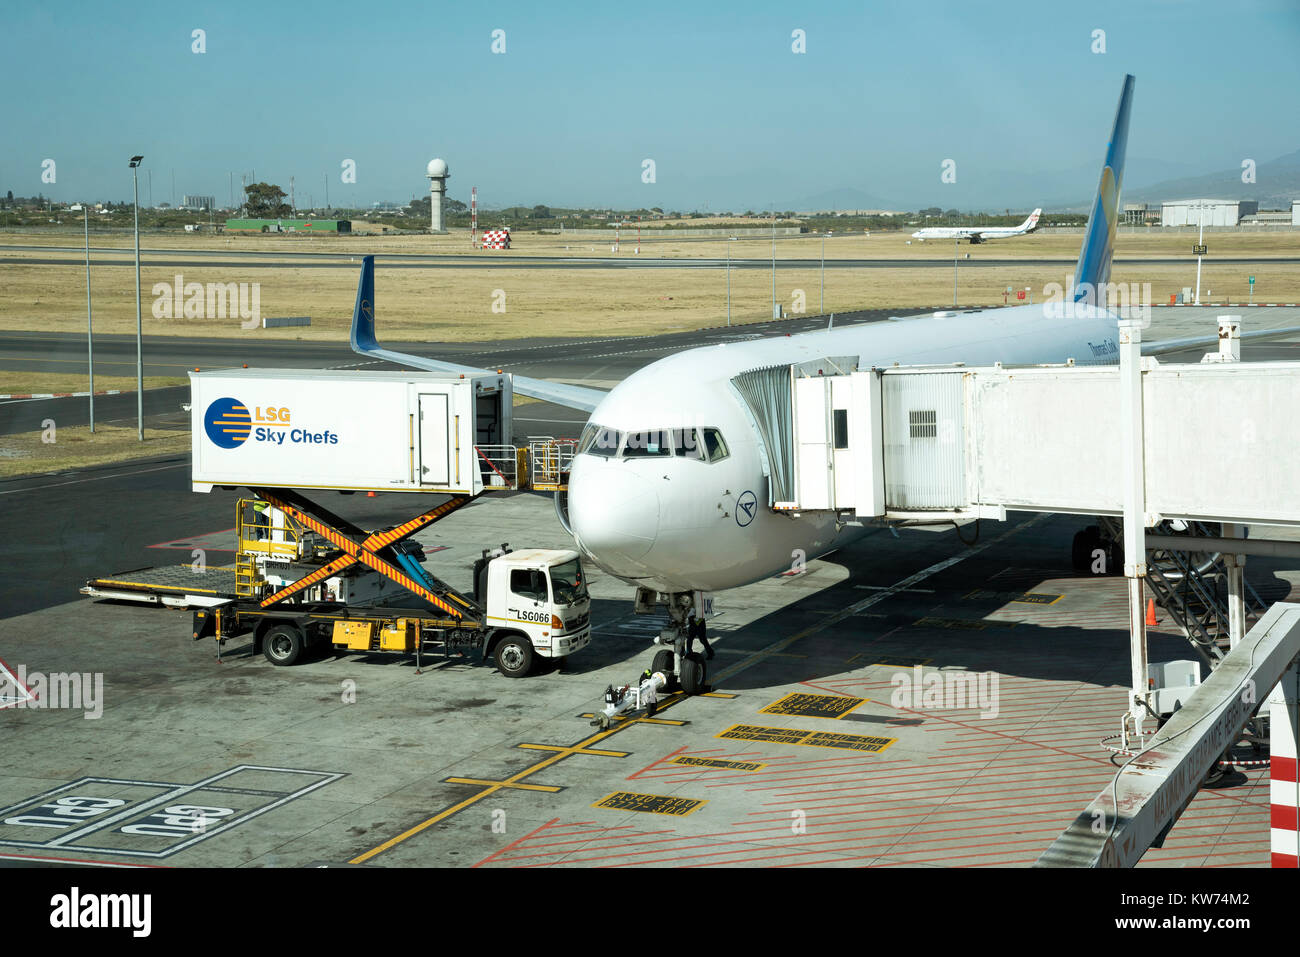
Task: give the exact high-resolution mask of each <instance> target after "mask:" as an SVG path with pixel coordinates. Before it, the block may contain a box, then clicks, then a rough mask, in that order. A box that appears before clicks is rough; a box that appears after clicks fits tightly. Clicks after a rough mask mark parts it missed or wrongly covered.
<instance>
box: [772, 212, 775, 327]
mask: <svg viewBox="0 0 1300 957" xmlns="http://www.w3.org/2000/svg"><path fill="white" fill-rule="evenodd" d="M772 318H773V319H775V318H776V207H775V206H773V207H772Z"/></svg>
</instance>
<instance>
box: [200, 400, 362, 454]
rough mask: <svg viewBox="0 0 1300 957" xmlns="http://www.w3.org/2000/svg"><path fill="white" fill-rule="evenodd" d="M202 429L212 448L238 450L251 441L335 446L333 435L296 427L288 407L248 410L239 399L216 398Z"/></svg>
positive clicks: (261, 407)
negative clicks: (214, 446)
mask: <svg viewBox="0 0 1300 957" xmlns="http://www.w3.org/2000/svg"><path fill="white" fill-rule="evenodd" d="M203 429H204V431H205V432H207V434H208V438H209V439H210V440H211V441H212V444H213V445H216V446H217V447H218V448H223V449H233V448H238V447H239V446H241V445H243V444H244V443H245V442H247V441H249V440H250V439H251V440H252V441H254V442H267V443H269V444H271V445H284V444H285V443H286V442H287V443H288V444H290V445H338V444H339V437H338V436H337V435H335V434H334V433H333V432H330V431H329V430H326V431H324V432H311V431H308V430H307V429H301V428H297V427H296V426H294V424H293V415H292V413H290V411H289V408H288V406H273V405H268V406H260V405H255V406H253V407H252V408H251V409H250V408H249V407H248V406H247V405H245V404H244V403H242V402H240V401H239V400H238V399H232V398H229V397H227V398H224V399H217V400H216V401H215V402H213V403H212V404H211V405H209V406H208V411H207V414H206V415H204V416H203Z"/></svg>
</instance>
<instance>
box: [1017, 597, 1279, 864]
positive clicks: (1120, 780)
mask: <svg viewBox="0 0 1300 957" xmlns="http://www.w3.org/2000/svg"><path fill="white" fill-rule="evenodd" d="M1298 653H1300V605H1296V604H1287V603H1282V602H1279V603H1278V604H1276V605H1274V606H1273V607H1272V608H1270V609H1269V610H1268V611H1267V612H1265V614H1264V617H1263V618H1261V619H1260V620H1259V622H1258V623H1256V625H1255V627H1254V628H1252V629H1251V630H1250V633H1249V634H1247V635H1246V637H1245V638H1243V639H1242V641H1241V644H1239V645H1238V646H1237V647H1236V648H1234V649H1232V650H1231V651H1230V652H1228V654H1227V655H1226V656H1225V657H1224V659H1223V661H1222V662H1220V663H1219V667H1217V668H1215V669H1214V671H1212V672H1211V673H1210V676H1209V677H1208V678H1206V679H1205V682H1204V683H1203V684H1202V685H1201V686H1200V687H1199V688H1197V689H1196V691H1195V692H1193V694H1192V695H1191V697H1190V698H1188V699H1187V700H1186V701H1185V702H1184V703H1183V706H1182V708H1180V709H1178V710H1177V711H1175V712H1174V714H1173V717H1171V718H1170V719H1169V721H1168V722H1167V723H1166V724H1165V725H1164V727H1162V728H1161V729H1160V730H1159V731H1157V732H1156V734H1155V736H1154V737H1153V738H1152V739H1151V740H1150V742H1149V743H1147V744H1145V746H1144V747H1143V749H1142V750H1141V751H1140V752H1138V753H1137V754H1135V755H1134V756H1133V757H1131V758H1130V759H1129V760H1128V761H1126V762H1125V763H1124V766H1123V767H1121V768H1120V769H1119V770H1118V771H1117V772H1116V773H1115V776H1114V778H1113V779H1112V780H1111V782H1110V783H1109V784H1108V785H1107V786H1106V787H1104V788H1102V790H1101V792H1100V793H1099V794H1098V795H1097V797H1096V798H1094V799H1093V801H1092V803H1091V804H1089V805H1088V807H1087V808H1086V809H1085V810H1084V812H1083V813H1082V814H1080V815H1079V816H1078V817H1077V818H1075V820H1074V822H1073V823H1072V824H1071V825H1070V826H1069V827H1067V828H1066V829H1065V830H1064V831H1063V832H1062V833H1061V836H1060V837H1058V838H1057V839H1056V841H1054V842H1053V844H1052V846H1051V847H1049V848H1048V849H1047V850H1046V851H1044V852H1043V854H1042V856H1041V857H1039V858H1038V863H1037V865H1036V866H1038V867H1133V866H1134V865H1135V864H1137V862H1138V861H1139V860H1141V859H1142V855H1143V854H1144V853H1146V850H1147V848H1149V847H1152V846H1155V845H1156V843H1157V842H1158V841H1159V840H1160V839H1161V836H1162V835H1163V834H1164V833H1165V832H1166V831H1168V830H1169V829H1170V828H1171V827H1173V826H1174V822H1176V821H1177V820H1178V818H1179V816H1180V815H1181V814H1182V813H1183V810H1184V809H1185V808H1186V807H1187V805H1188V804H1190V803H1191V801H1192V798H1194V797H1195V796H1196V795H1197V793H1198V792H1199V791H1200V789H1201V784H1202V782H1204V780H1205V775H1206V773H1207V772H1208V771H1209V770H1210V769H1211V768H1212V767H1213V766H1214V765H1215V764H1216V763H1217V762H1218V761H1219V758H1220V756H1221V755H1222V754H1223V752H1224V751H1225V750H1226V749H1228V748H1230V747H1232V745H1233V744H1234V743H1235V742H1237V741H1238V740H1239V739H1240V737H1241V730H1242V728H1243V727H1245V725H1246V723H1247V722H1248V721H1250V719H1251V716H1252V715H1253V714H1254V713H1255V711H1256V710H1257V709H1258V708H1259V707H1260V701H1259V697H1258V695H1259V694H1262V693H1263V690H1264V689H1265V688H1268V689H1273V688H1275V687H1276V686H1278V684H1279V682H1280V683H1281V685H1282V690H1281V691H1280V692H1274V693H1273V695H1271V696H1270V697H1269V699H1268V700H1269V701H1270V702H1272V707H1273V722H1272V723H1273V731H1272V749H1273V753H1274V754H1277V749H1278V747H1279V742H1281V745H1282V747H1284V748H1285V747H1286V742H1285V741H1284V740H1283V737H1284V736H1285V735H1286V734H1287V733H1288V732H1287V730H1286V729H1287V728H1288V727H1289V729H1290V731H1289V733H1290V734H1291V735H1292V737H1291V738H1290V742H1291V747H1292V748H1294V742H1295V737H1294V734H1295V720H1296V658H1297V654H1298ZM1288 702H1289V703H1288ZM1282 710H1285V711H1286V713H1287V715H1289V721H1290V724H1289V725H1287V724H1286V722H1285V721H1283V720H1281V719H1282V715H1281V713H1280V712H1281V711H1282ZM1291 753H1292V754H1294V753H1295V752H1294V750H1292V752H1291ZM1279 766H1280V762H1279V760H1278V759H1277V758H1275V759H1274V762H1273V767H1274V771H1273V790H1272V796H1271V800H1272V802H1273V807H1272V815H1271V816H1272V822H1273V849H1274V853H1275V854H1276V853H1277V852H1278V850H1279V848H1282V851H1283V853H1285V847H1283V846H1282V844H1281V843H1280V842H1279V840H1278V834H1279V831H1284V830H1288V829H1289V828H1291V827H1293V826H1294V825H1293V824H1292V823H1289V822H1294V821H1295V800H1296V785H1295V758H1294V757H1292V758H1291V764H1290V767H1291V771H1290V774H1291V778H1290V783H1289V784H1287V785H1284V786H1283V788H1278V785H1277V781H1278V778H1279V777H1280V776H1282V775H1279V772H1278V770H1277V769H1278V768H1279ZM1288 788H1289V790H1288ZM1281 806H1285V807H1287V808H1289V810H1290V814H1291V816H1290V817H1289V818H1287V817H1286V814H1285V813H1284V812H1282V810H1281ZM1285 840H1286V841H1288V842H1289V843H1287V844H1286V845H1285V846H1286V847H1289V848H1290V854H1292V855H1294V854H1295V853H1296V842H1295V832H1294V831H1292V832H1291V836H1290V837H1289V838H1286V839H1285ZM1277 860H1278V859H1277V858H1276V857H1274V862H1275V863H1276V862H1277ZM1295 860H1296V858H1295V857H1290V862H1291V863H1290V865H1289V866H1295ZM1283 863H1284V864H1285V863H1286V862H1285V861H1283Z"/></svg>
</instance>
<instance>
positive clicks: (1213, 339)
mask: <svg viewBox="0 0 1300 957" xmlns="http://www.w3.org/2000/svg"><path fill="white" fill-rule="evenodd" d="M1294 335H1300V326H1286V327H1285V328H1282V329H1256V330H1254V331H1253V332H1243V333H1242V334H1241V341H1242V342H1246V341H1248V340H1251V339H1280V338H1283V337H1285V336H1294ZM1218 344H1219V335H1218V333H1214V334H1212V335H1207V336H1191V337H1189V338H1186V339H1166V340H1164V341H1163V342H1144V343H1142V354H1143V355H1144V356H1163V355H1168V354H1169V353H1171V352H1182V351H1183V350H1184V349H1195V348H1198V347H1200V346H1217V345H1218Z"/></svg>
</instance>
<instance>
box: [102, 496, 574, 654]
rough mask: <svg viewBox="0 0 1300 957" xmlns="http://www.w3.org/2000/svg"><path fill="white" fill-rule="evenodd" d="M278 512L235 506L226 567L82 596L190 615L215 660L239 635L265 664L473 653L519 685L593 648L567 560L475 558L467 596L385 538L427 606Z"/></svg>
mask: <svg viewBox="0 0 1300 957" xmlns="http://www.w3.org/2000/svg"><path fill="white" fill-rule="evenodd" d="M281 504H282V505H285V506H288V507H287V508H281V507H277V506H274V505H271V504H270V503H269V502H266V501H263V500H259V499H240V500H239V502H238V503H237V506H236V515H235V525H236V528H235V531H236V535H237V538H238V542H239V550H238V551H237V552H236V559H235V565H234V566H233V567H226V568H204V567H201V566H199V567H196V566H191V565H176V566H168V567H162V568H145V569H138V570H135V571H131V572H121V573H118V574H116V575H110V576H105V577H102V578H93V579H91V580H89V581H87V582H86V585H85V587H83V588H82V589H81V592H82V594H84V595H88V596H90V597H93V598H106V599H114V600H118V601H137V602H144V603H148V604H158V605H164V606H170V607H173V608H188V609H190V610H192V611H193V624H194V627H193V635H192V636H193V638H194V639H195V640H198V639H201V638H215V639H217V641H218V643H219V644H218V649H219V651H220V648H221V647H223V646H224V643H225V642H226V641H227V640H229V639H232V638H237V637H240V636H247V637H248V638H249V639H250V645H249V650H250V652H251V653H254V654H255V653H257V651H259V650H260V651H261V652H262V654H263V655H264V656H265V657H266V660H267V661H269V662H271V663H272V664H275V665H291V664H294V663H296V662H298V661H299V660H301V659H302V657H303V656H304V655H305V654H307V653H308V652H309V651H311V650H313V649H314V648H322V649H328V648H332V649H333V650H334V651H338V652H357V653H363V654H382V653H397V654H406V655H412V654H413V655H415V657H416V664H417V667H420V666H422V664H423V659H424V656H425V655H426V654H427V653H429V652H435V653H437V652H441V653H442V654H443V655H444V656H445V657H452V656H454V655H466V654H472V653H475V652H477V653H480V654H481V655H482V657H483V659H484V660H487V659H495V661H496V665H497V668H498V670H500V671H501V673H502V674H505V675H508V676H509V677H512V678H518V677H522V676H523V675H526V674H528V672H529V671H530V670H531V669H532V667H533V664H534V660H535V659H537V658H543V659H545V658H564V657H566V656H567V655H570V654H573V653H574V652H576V651H580V650H581V649H583V648H585V647H586V646H587V644H588V643H589V642H590V641H591V598H590V595H589V594H588V593H587V583H586V575H585V573H584V570H583V567H582V561H581V559H580V558H579V556H578V553H577V552H576V551H573V550H571V549H549V548H527V549H518V550H512V549H510V547H509V546H508V545H503V546H501V547H500V548H495V549H490V550H484V552H483V554H482V557H481V558H479V559H478V560H477V561H476V562H475V563H474V566H473V568H472V574H473V581H474V587H473V590H472V592H471V593H469V594H462V593H461V592H459V591H457V590H456V589H453V588H451V587H450V586H449V585H447V584H446V583H444V582H442V581H440V580H439V579H438V578H436V577H435V576H434V575H432V574H431V573H430V572H429V571H428V570H427V569H425V568H424V566H423V564H422V561H423V558H424V555H423V553H422V551H421V549H420V547H419V546H418V545H417V544H415V543H414V542H409V541H401V540H393V541H392V542H391V543H389V544H388V545H387V546H385V547H384V548H381V549H378V550H377V551H376V553H375V554H376V558H377V559H379V560H391V562H392V563H393V565H395V566H396V567H398V568H400V569H402V570H403V572H404V573H405V575H406V576H408V577H409V578H410V579H411V580H412V582H413V583H415V584H417V585H418V586H419V587H420V588H421V589H422V590H425V591H428V592H429V593H430V594H431V595H432V596H434V597H435V598H436V599H437V603H436V604H435V603H434V602H430V601H427V600H421V598H420V597H419V596H417V595H416V594H413V593H412V591H410V590H408V589H406V588H405V587H403V586H402V585H401V584H400V583H399V582H397V581H394V580H393V579H392V578H391V577H389V576H387V575H385V574H382V573H381V572H379V571H376V570H375V569H374V568H372V567H370V566H369V565H368V564H366V563H365V562H364V561H359V562H352V563H345V562H344V561H343V559H345V558H346V552H344V551H343V550H341V549H339V548H336V547H334V545H333V543H331V542H329V540H328V539H327V538H325V537H324V536H321V535H319V534H318V533H317V532H316V531H314V530H312V529H311V528H310V527H309V526H308V525H306V524H305V523H302V522H299V521H297V520H295V519H294V518H293V517H291V515H292V512H293V511H294V510H295V509H294V507H293V506H292V505H289V503H287V502H282V503H281ZM372 534H373V535H379V536H383V535H385V534H391V532H376V533H372Z"/></svg>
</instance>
